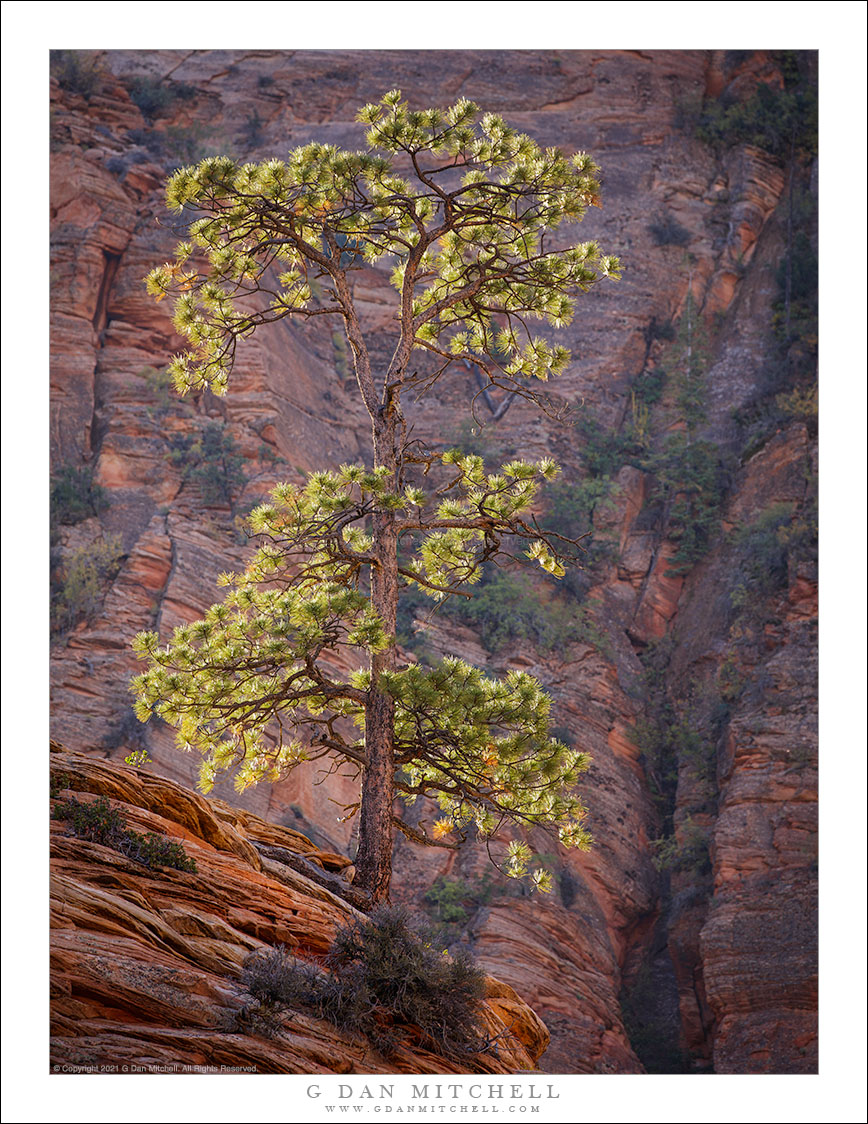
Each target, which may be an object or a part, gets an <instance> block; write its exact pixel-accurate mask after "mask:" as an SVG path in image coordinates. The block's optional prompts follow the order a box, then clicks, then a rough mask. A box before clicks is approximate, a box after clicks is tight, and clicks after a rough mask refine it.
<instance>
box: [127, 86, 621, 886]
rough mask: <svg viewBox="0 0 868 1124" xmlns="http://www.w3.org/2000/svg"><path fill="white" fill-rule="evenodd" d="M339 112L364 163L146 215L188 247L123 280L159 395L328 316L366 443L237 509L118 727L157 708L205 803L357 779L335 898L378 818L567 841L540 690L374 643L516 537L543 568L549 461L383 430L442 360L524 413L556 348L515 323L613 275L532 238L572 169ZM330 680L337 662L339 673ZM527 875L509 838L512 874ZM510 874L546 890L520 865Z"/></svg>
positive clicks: (233, 182) (574, 754)
mask: <svg viewBox="0 0 868 1124" xmlns="http://www.w3.org/2000/svg"><path fill="white" fill-rule="evenodd" d="M359 120H360V121H361V122H363V123H364V124H365V125H367V127H368V132H367V142H368V147H367V149H366V150H364V151H358V152H347V151H341V150H339V149H337V148H336V147H334V146H330V145H323V144H317V143H314V144H308V145H305V146H303V147H301V148H299V149H297V150H295V151H294V152H292V153H290V155H289V159H288V160H287V161H281V160H269V161H266V162H265V163H262V164H243V165H239V164H237V163H236V162H234V161H232V160H231V159H229V158H228V157H216V158H212V159H208V160H204V161H202V163H200V164H199V165H198V166H196V167H190V168H184V169H181V170H180V171H178V172H177V173H176V174H175V175H174V176H173V177H172V179H171V180H170V181H169V184H168V190H167V200H168V204H169V206H170V208H172V209H174V210H175V211H176V212H179V213H183V215H184V218H185V219H189V220H190V221H189V230H188V234H187V238H186V239H185V240H184V241H183V242H181V244H180V245H179V246H178V249H177V253H176V257H175V260H174V261H173V262H171V263H166V264H165V265H163V266H160V267H159V268H157V269H155V270H154V271H153V272H152V273H151V274H150V275H149V277H148V279H147V285H148V289H149V291H150V292H151V293H152V294H153V295H154V296H155V297H156V298H157V299H162V298H163V297H164V296H166V295H168V294H172V295H173V296H174V297H175V326H176V328H177V329H178V331H179V332H181V333H183V334H184V335H185V336H186V337H187V339H188V341H189V347H188V349H187V350H186V351H185V352H183V353H182V354H180V355H178V356H176V358H175V359H174V361H173V363H172V366H171V371H172V374H173V376H174V379H175V383H176V386H177V388H178V390H179V391H180V392H182V393H184V392H186V391H188V390H191V389H197V388H202V387H205V386H208V387H210V388H211V389H212V390H214V391H215V392H216V393H218V394H223V393H225V392H226V390H227V387H228V381H229V376H230V373H231V370H232V366H233V363H234V362H235V360H236V355H237V349H238V345H239V342H240V341H241V340H243V338H244V337H245V336H248V335H249V334H250V333H252V332H254V331H256V330H258V329H259V328H261V327H263V326H265V325H268V324H270V323H273V322H274V321H277V320H281V319H284V318H287V317H312V316H330V317H337V318H338V319H339V320H340V321H341V322H342V325H343V328H344V331H345V334H346V338H347V342H348V345H349V349H350V354H351V356H352V361H353V367H354V372H355V376H356V380H357V384H358V388H359V393H360V395H361V398H362V400H363V402H364V404H365V407H366V408H367V411H368V414H369V416H370V419H371V427H372V446H373V450H372V461H371V464H370V465H368V466H363V465H342V466H340V468H338V469H330V470H326V469H324V470H323V471H320V472H315V473H313V474H311V475H310V477H309V478H308V480H307V481H306V483H305V484H304V485H292V484H283V485H280V486H279V487H278V488H276V489H275V491H274V493H273V495H272V497H271V500H270V501H269V502H267V503H265V504H263V505H262V506H260V507H259V508H257V509H256V510H255V511H254V512H253V514H252V516H251V520H250V526H251V531H252V533H253V534H254V535H256V536H257V541H258V549H257V551H256V553H255V555H254V557H253V559H252V561H251V562H250V564H249V565H248V567H247V568H246V570H245V571H244V572H243V573H241V574H235V575H224V578H223V581H224V584H226V585H227V586H230V587H231V591H230V592H229V594H228V595H227V597H226V599H225V600H224V601H223V602H222V603H220V604H217V605H215V606H213V607H212V609H211V610H210V611H209V612H208V614H207V615H206V616H205V618H204V619H203V620H201V621H199V622H197V623H195V624H192V625H185V626H183V627H181V628H179V629H177V630H176V632H175V635H174V637H173V638H172V640H171V642H170V643H169V644H168V645H163V644H161V641H160V639H159V637H158V636H157V635H156V634H153V633H146V634H143V635H142V636H141V637H139V638H138V640H137V643H136V646H137V650H138V651H139V653H140V654H141V655H142V656H143V657H146V658H148V659H149V660H150V667H149V670H147V671H146V672H145V673H144V674H143V675H141V676H140V677H139V678H138V679H137V680H136V683H135V690H136V692H137V694H138V697H139V701H138V704H137V710H138V713H139V716H140V717H141V718H143V719H145V718H147V717H148V716H149V715H150V714H151V713H154V712H156V713H159V714H160V715H161V717H163V718H164V719H165V720H166V721H168V722H170V723H172V724H174V725H176V726H177V727H178V738H179V743H180V744H181V745H182V746H184V747H185V748H193V749H196V750H198V751H199V752H201V753H202V754H203V767H202V784H203V786H204V787H206V788H207V787H209V786H210V784H212V783H213V780H214V777H215V776H216V775H217V774H218V773H219V772H220V771H221V770H224V769H229V768H232V767H236V766H237V780H236V783H237V784H238V786H239V787H245V786H246V785H248V784H252V783H255V782H256V781H258V780H261V779H263V778H269V779H276V778H278V777H280V776H282V775H284V773H285V772H286V771H288V770H289V769H291V768H293V767H295V765H297V764H298V763H299V762H301V761H303V760H305V759H324V760H325V759H327V760H328V761H329V762H330V767H331V768H332V769H338V768H340V769H350V770H352V771H354V772H355V773H357V774H358V775H360V777H361V796H360V801H359V805H358V812H359V853H358V856H357V859H356V865H357V868H358V876H357V881H358V882H359V883H360V885H361V888H362V889H363V890H365V891H367V892H368V893H369V894H370V895H371V897H372V899H373V900H379V899H381V898H383V897H386V896H387V895H388V889H389V877H390V871H391V847H392V832H393V828H394V827H397V828H398V829H399V830H402V831H403V832H404V833H405V834H407V835H408V836H410V837H411V838H413V839H416V840H417V841H418V842H426V843H437V844H440V845H446V846H457V841H458V840H459V839H460V838H461V837H462V836H463V833H464V832H465V831H466V829H467V828H468V827H470V826H471V825H475V827H476V829H477V830H478V831H479V832H480V833H481V834H482V835H485V836H491V835H492V834H494V833H495V832H496V831H497V830H498V828H499V827H500V825H501V824H502V822H503V821H504V820H508V821H512V822H517V823H519V824H525V825H534V824H548V825H555V826H556V827H557V831H558V835H559V838H560V840H561V841H562V842H563V843H564V844H565V845H567V846H579V847H584V846H587V845H588V842H589V836H588V834H587V832H586V830H585V828H584V826H583V818H584V808H583V805H582V803H581V800H580V798H579V796H578V794H577V793H576V790H575V785H576V782H577V780H578V778H579V775H580V774H581V772H582V771H583V770H584V769H586V768H587V766H588V758H587V756H586V755H585V754H583V753H581V752H578V751H576V750H574V749H572V748H571V747H569V746H567V745H565V744H564V743H562V742H560V741H558V740H557V739H556V738H553V737H552V736H551V735H550V731H549V708H550V703H549V700H548V698H547V696H546V695H545V693H544V692H543V690H542V688H541V687H540V685H539V683H537V682H536V680H534V679H533V678H532V677H531V676H529V675H526V674H524V673H519V672H512V673H510V674H509V675H508V676H507V677H506V678H505V679H502V680H497V679H493V678H490V677H488V676H486V675H485V674H483V673H482V672H481V671H480V670H479V669H478V668H475V667H472V666H470V665H468V664H467V663H465V662H463V661H460V660H457V659H447V660H444V661H443V662H442V663H441V664H440V665H438V666H437V667H434V668H428V667H421V666H419V665H417V664H412V663H411V664H409V665H408V664H401V663H400V662H399V659H398V653H397V650H396V646H395V618H396V611H397V605H398V599H399V596H400V591H401V589H402V588H405V587H407V586H416V587H418V588H419V589H421V590H422V591H423V592H424V593H425V594H427V595H428V596H430V597H431V598H432V599H433V600H434V601H435V602H436V601H441V600H443V599H444V598H447V597H451V596H468V595H469V594H468V590H467V588H466V587H468V586H471V585H472V584H473V583H475V582H476V581H478V580H479V577H480V575H481V567H482V565H483V564H484V563H485V562H486V561H488V560H490V559H496V558H497V557H498V556H499V555H501V554H503V553H505V552H506V553H511V552H513V551H514V550H515V549H516V544H519V548H520V549H523V550H524V553H525V554H526V555H527V556H528V557H530V558H531V559H533V560H535V561H537V562H538V563H539V564H540V565H541V566H542V567H543V568H544V569H546V570H547V571H549V572H550V573H553V574H555V575H560V574H562V573H563V561H564V560H563V559H562V558H561V554H562V552H563V548H564V547H565V546H568V545H569V544H568V543H567V540H564V539H560V538H559V536H557V535H553V534H552V533H546V532H544V531H542V530H541V529H540V527H539V526H538V524H537V522H536V519H535V517H534V514H533V508H534V503H535V500H536V497H537V492H538V488H539V485H540V483H541V482H544V481H546V480H550V479H552V478H553V477H554V476H555V475H556V473H557V472H558V468H557V466H556V465H555V464H554V463H553V462H552V461H550V460H547V459H544V460H542V461H540V462H539V463H528V462H525V461H522V460H515V461H512V462H511V463H509V464H506V465H504V466H503V467H502V468H501V469H500V471H498V472H490V471H489V470H488V469H487V468H486V466H485V465H484V463H483V461H482V459H481V458H480V457H477V456H472V455H464V454H462V453H460V452H458V451H457V450H452V451H449V452H446V453H442V452H438V451H436V450H432V449H428V448H425V447H423V446H422V445H421V444H420V443H419V442H418V441H415V440H410V439H409V437H408V435H407V431H406V426H405V423H404V417H403V413H402V409H401V395H402V393H403V392H404V391H405V390H406V389H407V388H408V387H413V388H414V389H419V388H424V387H426V386H430V385H432V384H433V382H435V381H436V380H437V379H438V378H439V377H440V376H441V375H442V374H443V372H444V371H445V370H446V369H447V368H448V367H449V366H450V365H451V364H453V363H455V362H456V360H460V361H464V362H468V363H471V364H473V366H474V367H475V368H476V369H477V370H478V371H479V372H481V376H482V378H483V380H484V382H485V385H486V386H491V385H495V386H501V387H505V388H506V389H508V390H510V391H512V392H514V393H516V394H520V395H522V396H524V397H526V398H530V399H531V400H534V401H536V400H537V391H536V390H535V389H534V386H535V384H536V380H545V379H547V378H548V377H549V376H552V375H557V374H559V373H560V372H562V371H563V370H564V368H565V367H566V365H567V363H568V361H569V352H568V351H567V350H566V349H565V348H564V347H562V346H560V345H556V344H553V343H551V342H550V340H549V339H548V337H547V335H545V334H542V333H540V332H535V331H534V330H532V328H531V324H532V322H533V321H543V322H547V323H548V324H549V325H550V326H551V327H554V328H558V327H561V326H563V325H564V324H566V323H567V322H568V321H569V320H570V318H571V316H572V314H573V311H574V298H575V295H576V294H577V293H579V292H585V291H587V290H589V289H590V288H591V287H592V286H593V285H595V284H596V283H597V282H598V281H599V280H601V279H603V278H605V277H616V276H617V271H618V263H617V259H615V258H612V257H610V256H607V255H604V254H602V253H601V251H600V249H599V247H598V246H597V244H596V243H595V242H585V243H577V244H564V241H563V239H559V238H558V237H557V236H556V234H555V232H556V231H557V228H558V227H560V226H561V224H562V223H564V222H576V221H578V220H580V219H581V218H582V216H583V215H584V213H585V211H586V209H587V207H588V206H591V205H597V204H598V203H599V190H600V189H599V184H598V180H597V168H596V166H595V165H594V162H593V161H592V160H591V158H590V157H589V156H587V155H585V154H583V153H579V154H576V155H574V156H572V157H567V156H565V155H564V154H563V153H562V152H560V151H559V150H557V149H546V150H543V149H540V148H539V146H538V145H537V144H536V143H535V142H534V141H533V140H531V139H530V138H529V137H527V136H525V135H523V134H520V133H517V132H516V131H515V130H513V129H511V128H510V127H509V126H507V125H506V124H505V122H504V121H503V120H502V119H501V118H499V117H497V116H495V115H494V114H485V115H483V116H482V117H481V118H480V115H479V110H478V108H477V107H476V106H475V105H473V104H472V103H471V102H469V101H467V100H465V99H462V100H460V101H458V102H457V103H456V104H455V105H453V106H452V107H450V108H448V109H445V110H440V109H429V110H424V111H415V110H411V109H410V108H408V106H407V105H406V104H405V103H404V102H403V101H402V98H401V95H400V93H399V92H398V91H392V92H390V93H388V94H386V95H385V96H384V98H383V99H382V101H381V102H380V103H378V104H375V105H367V106H365V107H363V109H362V110H361V111H360V113H359ZM383 260H385V262H386V263H387V264H388V265H389V266H390V267H391V271H392V272H391V277H392V283H393V284H394V286H395V288H396V290H397V293H398V298H397V301H396V309H395V319H394V348H393V350H392V353H391V359H390V361H389V362H388V363H387V364H384V365H383V367H382V368H377V367H376V365H375V364H374V362H373V360H372V358H371V350H370V332H369V329H368V327H367V326H366V324H365V323H364V320H363V317H362V315H361V314H360V311H359V308H358V307H357V305H356V303H355V301H354V296H353V273H354V271H355V270H358V269H359V268H360V267H361V266H363V265H370V264H373V263H376V262H380V261H383ZM347 664H350V665H352V666H354V667H355V668H356V670H354V671H353V672H352V673H351V674H349V675H347V674H345V673H344V674H341V673H340V671H339V670H338V669H339V667H341V666H343V667H346V666H347ZM396 795H401V796H403V797H405V798H406V799H407V800H413V799H415V798H417V797H419V796H426V797H431V798H433V799H434V800H436V801H437V802H438V804H439V806H440V809H441V813H442V815H441V817H440V818H439V819H438V820H437V821H436V822H435V823H434V824H433V825H430V826H429V825H427V824H425V823H422V824H421V825H418V824H417V825H414V826H411V825H410V824H408V823H406V822H403V821H401V820H400V818H398V817H397V816H396V814H395V797H396ZM355 810H356V809H355V808H350V809H348V813H349V814H352V813H354V812H355ZM529 859H530V852H529V850H528V848H527V847H526V845H525V844H523V843H522V842H520V841H513V842H512V843H511V844H510V847H509V857H508V867H509V870H510V872H511V873H514V874H521V873H524V872H525V871H526V869H527V865H528V862H529ZM534 877H535V879H536V881H537V883H538V884H539V885H541V886H543V887H544V888H545V884H546V878H547V876H546V874H545V872H544V871H536V872H535V873H534Z"/></svg>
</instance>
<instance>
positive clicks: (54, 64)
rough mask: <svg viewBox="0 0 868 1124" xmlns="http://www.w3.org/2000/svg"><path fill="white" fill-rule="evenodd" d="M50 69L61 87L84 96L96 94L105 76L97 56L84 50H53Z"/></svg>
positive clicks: (88, 96)
mask: <svg viewBox="0 0 868 1124" xmlns="http://www.w3.org/2000/svg"><path fill="white" fill-rule="evenodd" d="M49 69H50V73H51V76H52V78H56V79H57V81H58V82H59V83H60V86H61V89H63V90H66V91H68V92H69V93H71V94H81V96H82V97H84V98H90V97H91V95H92V94H95V93H96V91H97V90H98V89H99V88H100V86H101V85H102V83H103V80H104V78H105V72H104V71H103V69H102V67H101V66H100V64H99V63H98V62H97V59H96V57H95V56H94V55H92V54H88V53H86V52H82V51H51V52H50V62H49Z"/></svg>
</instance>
